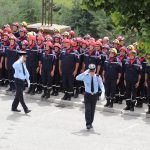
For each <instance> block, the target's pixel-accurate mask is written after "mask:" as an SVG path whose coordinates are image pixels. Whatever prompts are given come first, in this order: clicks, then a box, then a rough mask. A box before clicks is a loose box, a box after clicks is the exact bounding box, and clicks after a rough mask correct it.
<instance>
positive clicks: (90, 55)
mask: <svg viewBox="0 0 150 150" xmlns="http://www.w3.org/2000/svg"><path fill="white" fill-rule="evenodd" d="M95 46H96V42H95V41H93V40H92V41H90V42H89V51H87V52H86V53H85V54H84V63H83V70H86V69H88V66H89V64H95V65H96V70H97V72H99V71H100V63H101V61H100V59H99V53H98V52H97V51H96V50H95Z"/></svg>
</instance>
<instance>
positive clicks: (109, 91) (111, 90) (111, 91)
mask: <svg viewBox="0 0 150 150" xmlns="http://www.w3.org/2000/svg"><path fill="white" fill-rule="evenodd" d="M104 85H105V94H106V98H108V97H110V98H111V99H112V98H115V94H116V86H117V81H116V80H115V79H114V80H107V79H106V80H105V83H104Z"/></svg>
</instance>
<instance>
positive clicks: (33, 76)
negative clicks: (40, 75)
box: [27, 66, 37, 89]
mask: <svg viewBox="0 0 150 150" xmlns="http://www.w3.org/2000/svg"><path fill="white" fill-rule="evenodd" d="M27 69H28V71H29V74H30V82H31V85H33V88H34V89H35V88H36V85H37V67H36V66H33V67H27Z"/></svg>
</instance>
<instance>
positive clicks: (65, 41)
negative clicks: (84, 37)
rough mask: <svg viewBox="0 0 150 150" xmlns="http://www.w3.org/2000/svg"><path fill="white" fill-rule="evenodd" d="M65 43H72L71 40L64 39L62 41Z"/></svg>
mask: <svg viewBox="0 0 150 150" xmlns="http://www.w3.org/2000/svg"><path fill="white" fill-rule="evenodd" d="M62 42H63V43H70V44H71V41H70V40H69V39H63V41H62Z"/></svg>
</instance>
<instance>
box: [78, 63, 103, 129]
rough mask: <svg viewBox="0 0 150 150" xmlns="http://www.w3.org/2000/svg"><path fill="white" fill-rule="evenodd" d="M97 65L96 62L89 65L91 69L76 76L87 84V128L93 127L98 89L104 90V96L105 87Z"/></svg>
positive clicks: (85, 97)
mask: <svg viewBox="0 0 150 150" xmlns="http://www.w3.org/2000/svg"><path fill="white" fill-rule="evenodd" d="M95 72H96V66H95V65H94V64H90V65H89V70H87V71H85V72H84V73H81V74H79V75H78V76H77V77H76V80H80V81H83V82H84V85H85V95H84V104H85V120H86V128H87V129H88V130H89V129H91V128H93V126H92V123H93V121H94V113H95V107H96V103H97V99H98V89H99V88H100V89H101V91H102V95H101V97H102V98H103V97H104V95H105V94H104V93H105V89H104V85H103V82H102V79H101V77H100V76H97V75H96V74H95Z"/></svg>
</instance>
